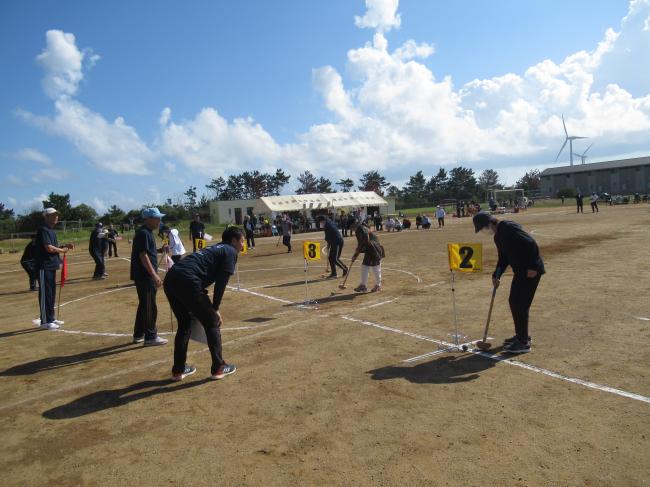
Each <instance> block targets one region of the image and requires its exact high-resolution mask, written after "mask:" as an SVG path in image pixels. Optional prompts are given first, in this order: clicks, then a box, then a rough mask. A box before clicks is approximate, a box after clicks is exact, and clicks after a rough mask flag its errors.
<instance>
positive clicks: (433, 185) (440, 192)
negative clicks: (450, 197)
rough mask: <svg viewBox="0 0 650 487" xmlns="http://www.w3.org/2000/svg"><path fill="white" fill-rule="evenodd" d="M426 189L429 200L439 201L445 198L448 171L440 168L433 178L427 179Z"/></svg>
mask: <svg viewBox="0 0 650 487" xmlns="http://www.w3.org/2000/svg"><path fill="white" fill-rule="evenodd" d="M425 190H426V192H427V199H428V200H429V201H438V200H440V199H442V198H445V197H446V190H447V171H445V170H444V169H443V168H440V169H439V170H438V173H437V174H436V175H435V176H431V179H429V180H428V181H427V184H426V186H425Z"/></svg>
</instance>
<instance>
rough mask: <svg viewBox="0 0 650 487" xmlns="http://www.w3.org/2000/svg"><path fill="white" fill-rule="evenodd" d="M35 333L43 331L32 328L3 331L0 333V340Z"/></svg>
mask: <svg viewBox="0 0 650 487" xmlns="http://www.w3.org/2000/svg"><path fill="white" fill-rule="evenodd" d="M36 331H43V330H41V329H40V328H39V327H36V328H34V327H32V328H23V329H21V330H14V331H5V332H2V333H0V338H9V337H15V336H19V335H27V334H28V333H34V332H36Z"/></svg>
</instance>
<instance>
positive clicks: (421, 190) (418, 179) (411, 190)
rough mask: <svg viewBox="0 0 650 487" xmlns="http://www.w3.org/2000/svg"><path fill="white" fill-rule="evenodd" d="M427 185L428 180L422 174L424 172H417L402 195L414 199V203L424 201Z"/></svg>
mask: <svg viewBox="0 0 650 487" xmlns="http://www.w3.org/2000/svg"><path fill="white" fill-rule="evenodd" d="M426 185H427V180H426V178H425V177H424V174H422V171H418V172H416V173H415V174H414V175H413V176H411V177H410V178H409V181H408V183H406V186H404V189H402V195H403V197H404V198H408V199H412V200H414V201H424V200H425V196H426V194H425V188H426Z"/></svg>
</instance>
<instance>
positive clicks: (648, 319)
mask: <svg viewBox="0 0 650 487" xmlns="http://www.w3.org/2000/svg"><path fill="white" fill-rule="evenodd" d="M635 318H636V319H637V320H641V321H650V318H646V317H645V316H635Z"/></svg>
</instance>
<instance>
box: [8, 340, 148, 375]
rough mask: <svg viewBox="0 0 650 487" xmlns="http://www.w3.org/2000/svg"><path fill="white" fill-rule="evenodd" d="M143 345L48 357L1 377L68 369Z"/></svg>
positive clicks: (121, 346)
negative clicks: (71, 366)
mask: <svg viewBox="0 0 650 487" xmlns="http://www.w3.org/2000/svg"><path fill="white" fill-rule="evenodd" d="M141 348H142V345H134V344H132V343H123V344H120V345H112V346H110V347H105V348H99V349H97V350H89V351H88V352H81V353H75V354H74V355H61V356H59V357H46V358H42V359H38V360H34V361H32V362H26V363H24V364H20V365H14V366H13V367H10V368H8V369H7V370H3V371H2V372H0V376H15V375H30V374H36V373H38V372H43V371H46V370H54V369H60V368H61V367H68V366H70V365H77V364H81V363H84V362H89V361H90V360H94V359H98V358H103V357H108V356H110V355H115V354H117V353H123V352H128V351H131V350H136V349H137V350H139V349H141Z"/></svg>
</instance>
